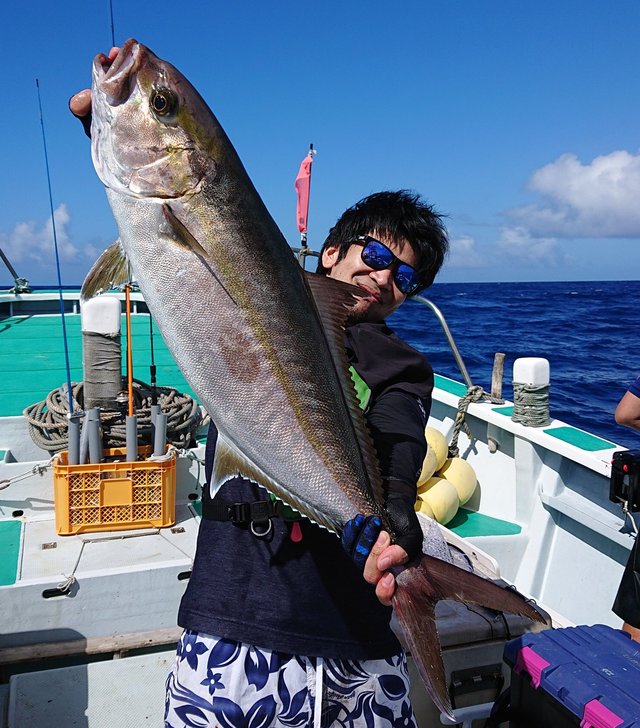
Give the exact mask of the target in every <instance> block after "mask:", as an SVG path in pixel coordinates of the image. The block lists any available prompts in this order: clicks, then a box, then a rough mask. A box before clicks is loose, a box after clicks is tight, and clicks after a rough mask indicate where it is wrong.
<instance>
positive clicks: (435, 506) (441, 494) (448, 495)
mask: <svg viewBox="0 0 640 728" xmlns="http://www.w3.org/2000/svg"><path fill="white" fill-rule="evenodd" d="M420 497H421V498H422V500H423V501H424V502H425V503H428V505H429V506H430V508H431V510H432V511H433V517H434V518H435V519H436V521H438V523H442V524H443V525H444V524H445V523H449V521H450V520H451V519H452V518H453V517H454V516H455V515H456V511H457V510H458V507H459V505H460V499H459V498H458V491H457V490H456V489H455V487H454V485H453V483H450V482H449V481H448V480H447V479H446V478H439V477H437V476H434V477H432V478H429V480H428V481H427V482H426V483H425V485H424V489H423V490H422V492H421V493H420Z"/></svg>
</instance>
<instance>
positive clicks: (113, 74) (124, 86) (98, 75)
mask: <svg viewBox="0 0 640 728" xmlns="http://www.w3.org/2000/svg"><path fill="white" fill-rule="evenodd" d="M143 56H144V46H142V45H140V43H138V41H136V40H135V39H134V38H129V40H128V41H126V43H125V44H124V45H123V46H122V48H121V49H120V51H119V53H118V55H117V56H116V57H115V59H114V60H113V61H111V60H110V59H109V57H108V56H105V54H104V53H98V55H97V56H96V57H95V58H94V61H93V74H94V78H95V80H96V83H97V85H98V86H99V88H100V90H101V91H102V92H103V93H104V94H105V96H106V97H107V99H108V101H109V103H110V104H111V105H113V106H117V105H118V104H122V103H123V102H125V101H126V100H127V99H128V98H129V94H130V90H131V79H132V77H133V76H134V75H135V73H136V71H137V70H138V69H139V68H140V65H141V62H142V57H143Z"/></svg>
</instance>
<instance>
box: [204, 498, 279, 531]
mask: <svg viewBox="0 0 640 728" xmlns="http://www.w3.org/2000/svg"><path fill="white" fill-rule="evenodd" d="M278 511H279V509H278V506H277V504H275V503H274V502H273V501H272V500H271V499H268V500H261V501H253V502H249V501H243V502H233V501H226V500H224V499H223V498H219V497H216V498H214V499H213V500H210V499H209V498H207V499H206V500H203V501H202V517H203V518H206V519H207V520H209V521H231V523H235V524H237V525H239V526H247V525H248V526H249V528H250V529H251V533H252V534H253V535H254V536H258V537H261V538H264V537H265V536H268V535H269V533H270V532H271V528H272V525H271V519H272V518H278V517H279V516H280V513H279V512H278Z"/></svg>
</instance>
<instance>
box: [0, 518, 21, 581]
mask: <svg viewBox="0 0 640 728" xmlns="http://www.w3.org/2000/svg"><path fill="white" fill-rule="evenodd" d="M21 532H22V523H21V522H20V521H0V554H2V558H1V559H0V586H8V585H9V584H15V583H16V577H17V575H18V556H19V554H20V535H21Z"/></svg>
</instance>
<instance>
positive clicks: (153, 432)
mask: <svg viewBox="0 0 640 728" xmlns="http://www.w3.org/2000/svg"><path fill="white" fill-rule="evenodd" d="M150 409H151V444H152V445H153V446H154V448H155V442H156V417H157V416H158V415H159V414H161V413H162V407H160V405H159V404H152V405H151V408H150ZM154 455H155V452H154Z"/></svg>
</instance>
